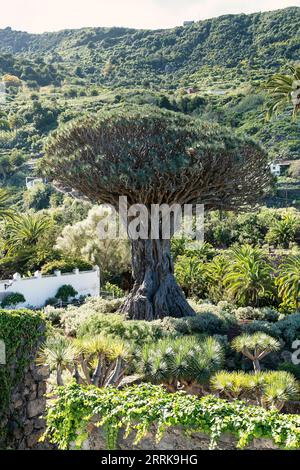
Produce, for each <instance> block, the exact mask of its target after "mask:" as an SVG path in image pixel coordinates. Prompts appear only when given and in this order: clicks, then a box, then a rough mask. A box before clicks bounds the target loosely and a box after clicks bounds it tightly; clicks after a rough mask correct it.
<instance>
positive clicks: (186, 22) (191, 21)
mask: <svg viewBox="0 0 300 470" xmlns="http://www.w3.org/2000/svg"><path fill="white" fill-rule="evenodd" d="M194 23H195V21H193V20H188V21H184V22H183V26H190V25H191V24H194Z"/></svg>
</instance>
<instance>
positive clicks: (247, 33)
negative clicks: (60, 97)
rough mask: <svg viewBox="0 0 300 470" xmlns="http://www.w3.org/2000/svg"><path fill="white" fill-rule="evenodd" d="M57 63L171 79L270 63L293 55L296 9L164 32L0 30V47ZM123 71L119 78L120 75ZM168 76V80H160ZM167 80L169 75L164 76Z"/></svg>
mask: <svg viewBox="0 0 300 470" xmlns="http://www.w3.org/2000/svg"><path fill="white" fill-rule="evenodd" d="M1 52H2V53H12V54H15V55H18V56H21V57H23V58H24V57H26V58H34V57H36V56H39V55H42V56H43V57H44V58H45V60H46V62H48V63H52V64H57V63H61V62H63V63H64V64H65V65H66V66H67V68H68V69H69V73H71V70H72V69H74V66H75V65H76V66H77V67H79V70H77V73H78V75H79V76H81V77H86V78H88V77H89V78H91V77H92V78H93V80H95V81H96V82H98V83H108V84H114V85H128V84H130V85H138V84H142V83H143V81H145V80H147V81H149V80H150V82H154V83H159V82H160V80H162V81H163V83H164V84H166V82H169V84H170V85H173V86H174V85H175V84H176V82H177V81H178V79H179V78H180V77H181V76H182V75H183V74H190V73H195V72H197V70H199V68H201V67H203V66H210V67H211V66H224V67H227V68H235V67H239V66H240V65H241V64H243V63H245V61H246V62H247V64H248V65H249V66H251V67H252V66H253V67H262V68H264V69H270V68H272V69H273V68H276V67H278V66H279V65H281V64H283V63H284V62H286V61H295V60H298V59H299V57H300V8H299V7H292V8H287V9H283V10H277V11H272V12H266V13H254V14H251V15H245V14H241V15H225V16H221V17H218V18H212V19H208V20H205V21H200V22H196V23H194V24H193V25H191V26H188V27H177V28H173V29H168V30H157V31H150V30H133V29H127V28H84V29H80V30H65V31H60V32H56V33H44V34H42V35H37V34H28V33H23V32H18V31H13V30H11V29H9V28H7V29H5V30H0V53H1ZM124 75H126V77H125V76H124ZM166 78H167V79H166ZM169 79H170V80H169Z"/></svg>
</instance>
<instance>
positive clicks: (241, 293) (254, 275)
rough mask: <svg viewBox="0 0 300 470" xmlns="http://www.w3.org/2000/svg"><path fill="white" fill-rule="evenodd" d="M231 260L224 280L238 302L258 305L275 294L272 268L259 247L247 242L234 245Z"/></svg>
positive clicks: (242, 304)
mask: <svg viewBox="0 0 300 470" xmlns="http://www.w3.org/2000/svg"><path fill="white" fill-rule="evenodd" d="M229 260H230V263H229V265H228V269H227V274H226V275H225V278H224V282H225V285H226V286H227V289H228V293H229V295H230V296H231V297H232V299H233V300H234V301H235V302H236V303H237V304H239V305H241V306H248V305H249V306H252V307H258V306H259V302H260V299H263V298H266V297H270V296H272V295H273V284H272V277H271V271H272V268H271V265H270V264H269V263H268V262H267V261H266V260H265V257H264V253H263V252H262V251H261V250H260V249H259V248H256V247H254V248H253V247H252V246H251V245H247V244H246V245H243V246H238V247H234V248H232V249H231V250H230V252H229Z"/></svg>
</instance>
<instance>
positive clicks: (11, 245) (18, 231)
mask: <svg viewBox="0 0 300 470" xmlns="http://www.w3.org/2000/svg"><path fill="white" fill-rule="evenodd" d="M51 225H52V223H51V220H50V219H49V218H48V217H47V216H45V215H40V214H20V215H18V216H17V217H15V218H14V219H13V220H12V221H10V222H9V223H8V224H7V232H8V233H9V238H8V240H7V242H6V249H7V250H8V253H9V254H13V253H16V252H18V251H19V250H22V249H25V250H26V248H27V249H31V248H32V247H33V246H34V245H36V244H37V242H38V241H39V239H40V238H41V237H42V236H43V235H44V234H45V233H46V232H47V231H48V230H49V229H50V227H51Z"/></svg>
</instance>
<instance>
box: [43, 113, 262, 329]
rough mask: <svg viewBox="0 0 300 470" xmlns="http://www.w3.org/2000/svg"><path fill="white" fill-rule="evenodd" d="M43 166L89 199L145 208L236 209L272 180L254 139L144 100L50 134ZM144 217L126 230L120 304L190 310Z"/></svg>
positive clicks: (154, 310)
mask: <svg viewBox="0 0 300 470" xmlns="http://www.w3.org/2000/svg"><path fill="white" fill-rule="evenodd" d="M42 165H43V168H44V171H45V173H46V175H47V177H48V178H50V179H52V180H54V181H56V182H59V184H60V186H61V187H65V188H66V187H67V188H69V189H70V188H73V189H74V190H76V191H77V192H78V193H81V194H83V195H85V196H86V197H88V198H89V199H90V200H91V201H93V202H94V203H109V204H111V205H112V206H114V207H115V208H116V209H117V210H118V207H119V197H120V196H127V202H128V206H132V205H134V204H137V203H138V204H142V205H143V207H144V209H145V210H146V211H147V212H148V214H150V213H151V206H152V205H153V204H158V205H160V204H168V205H169V206H172V205H173V204H177V205H179V206H180V207H183V206H184V204H196V203H202V204H204V205H205V207H206V210H212V209H219V208H222V209H224V210H230V209H232V210H237V209H238V208H242V207H245V206H249V205H250V204H252V203H253V202H254V201H255V202H256V201H257V199H258V198H259V197H260V196H262V195H263V194H264V191H265V190H266V189H267V188H268V185H269V181H270V175H269V169H268V166H267V158H266V154H265V152H264V151H263V150H262V149H261V148H260V147H259V146H258V145H257V144H255V143H254V142H253V141H252V140H247V139H244V138H242V137H237V136H235V135H234V134H233V133H232V131H231V130H228V129H225V128H222V127H220V126H219V125H217V124H209V123H203V122H201V121H199V120H196V119H193V118H191V117H188V116H184V115H182V114H180V113H174V112H171V111H163V110H159V109H158V108H155V107H150V106H145V107H142V106H139V107H132V106H130V107H123V108H115V109H113V110H110V111H102V112H100V113H99V114H97V115H92V116H86V117H85V118H83V119H80V120H77V121H75V122H73V123H71V124H70V125H68V126H67V127H64V128H62V129H61V130H60V131H58V132H55V133H54V134H53V135H52V136H51V138H50V140H49V142H48V145H47V147H46V156H45V159H44V160H43V163H42ZM128 221H129V222H130V218H128ZM147 222H148V223H147V224H146V223H145V225H147V226H148V227H147V229H148V230H146V231H147V234H146V237H142V236H141V237H138V239H133V237H130V241H131V248H132V269H133V278H134V281H135V282H134V287H133V290H132V292H131V293H130V295H129V297H128V298H127V300H126V301H125V303H124V305H123V307H122V311H123V312H124V313H125V314H127V316H128V317H129V318H134V319H147V320H153V319H155V318H161V317H164V316H178V317H181V316H187V315H193V314H194V311H193V310H192V308H191V306H190V305H189V304H188V302H187V301H186V299H185V298H184V295H183V292H182V290H181V289H180V288H179V286H178V285H177V283H176V281H175V277H174V268H173V262H172V257H171V253H170V239H169V238H168V237H167V239H165V238H163V236H162V234H161V232H160V233H159V234H158V236H157V237H156V238H155V237H152V238H151V237H150V234H151V229H152V225H151V218H149V219H148V221H147ZM163 223H164V218H163V214H162V211H160V213H159V225H160V226H161V225H162V224H163ZM171 232H172V231H171ZM147 235H148V237H147ZM171 235H172V233H171ZM129 236H130V235H129ZM145 238H146V239H145ZM153 238H155V239H153Z"/></svg>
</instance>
